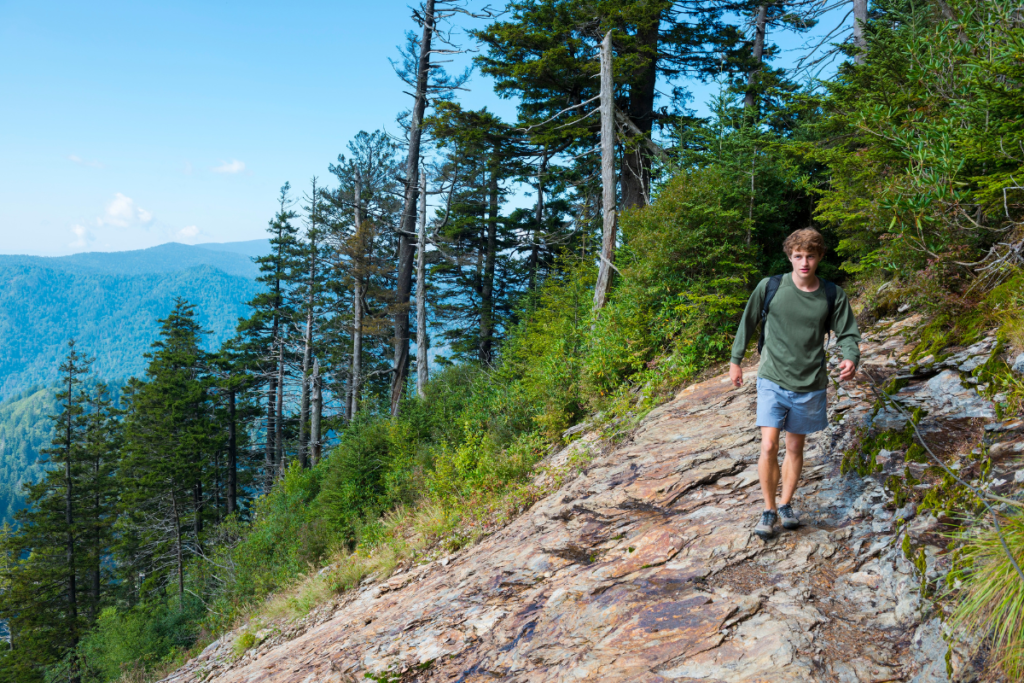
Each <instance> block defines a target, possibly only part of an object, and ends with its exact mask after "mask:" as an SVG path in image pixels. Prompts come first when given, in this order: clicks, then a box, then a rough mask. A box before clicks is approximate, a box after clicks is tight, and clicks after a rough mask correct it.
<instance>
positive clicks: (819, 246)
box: [782, 228, 825, 257]
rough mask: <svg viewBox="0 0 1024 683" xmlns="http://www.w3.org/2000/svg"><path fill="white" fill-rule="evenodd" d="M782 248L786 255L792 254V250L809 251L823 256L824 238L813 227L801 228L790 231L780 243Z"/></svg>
mask: <svg viewBox="0 0 1024 683" xmlns="http://www.w3.org/2000/svg"><path fill="white" fill-rule="evenodd" d="M782 250H783V251H784V252H786V256H792V255H793V252H794V251H811V252H814V253H816V254H817V255H818V256H819V257H824V256H825V238H824V237H822V236H821V233H820V232H818V231H817V230H815V229H814V228H803V229H802V230H796V231H794V232H792V233H790V235H789V237H787V238H786V241H785V242H783V243H782Z"/></svg>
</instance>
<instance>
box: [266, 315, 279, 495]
mask: <svg viewBox="0 0 1024 683" xmlns="http://www.w3.org/2000/svg"><path fill="white" fill-rule="evenodd" d="M276 338H277V335H276V333H275V335H274V339H276ZM275 365H276V364H275ZM276 369H277V368H275V371H276ZM276 400H277V377H276V372H275V374H274V375H271V377H270V379H269V380H268V381H267V430H266V431H267V434H266V447H265V457H264V467H265V468H266V471H267V479H268V481H269V480H272V479H273V478H274V470H275V469H276V467H275V465H274V452H275V451H274V433H275V432H274V403H275V401H276Z"/></svg>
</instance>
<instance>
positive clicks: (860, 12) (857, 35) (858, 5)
mask: <svg viewBox="0 0 1024 683" xmlns="http://www.w3.org/2000/svg"><path fill="white" fill-rule="evenodd" d="M867 22H868V0H853V44H854V45H855V46H856V47H857V48H858V49H859V50H860V52H858V53H857V56H856V58H855V61H856V62H857V64H863V63H864V57H865V55H866V52H865V50H866V49H867V46H868V44H867V41H866V40H865V39H864V24H866V23H867Z"/></svg>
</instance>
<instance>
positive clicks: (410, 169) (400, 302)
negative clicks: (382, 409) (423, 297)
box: [391, 0, 434, 415]
mask: <svg viewBox="0 0 1024 683" xmlns="http://www.w3.org/2000/svg"><path fill="white" fill-rule="evenodd" d="M433 34H434V0H426V2H424V4H423V35H422V37H421V38H420V56H419V63H418V64H417V68H416V96H415V100H414V102H413V107H412V117H411V118H410V121H409V156H408V157H407V158H406V161H405V198H404V201H403V205H402V218H401V223H400V229H399V233H398V274H397V275H398V279H397V283H396V286H395V290H396V291H395V342H394V343H395V360H394V372H393V373H392V375H391V414H392V415H398V410H399V406H400V405H401V401H402V390H403V388H404V387H405V379H406V376H407V373H408V371H409V295H410V293H411V290H412V252H413V245H412V240H411V238H410V235H412V234H413V232H414V230H413V229H414V228H415V224H416V201H417V199H418V197H417V195H418V194H419V187H418V182H417V181H418V180H419V166H420V139H421V138H422V135H423V131H422V129H421V123H422V122H423V112H424V111H425V110H426V106H427V82H428V78H429V76H430V45H431V41H432V39H433Z"/></svg>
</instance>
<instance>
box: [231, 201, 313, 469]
mask: <svg viewBox="0 0 1024 683" xmlns="http://www.w3.org/2000/svg"><path fill="white" fill-rule="evenodd" d="M290 190H291V185H290V184H289V183H285V184H284V185H283V186H282V187H281V192H280V195H279V197H278V207H279V208H278V211H277V213H276V214H275V215H274V218H273V220H271V221H270V225H269V227H268V228H267V231H268V232H269V233H270V248H271V252H270V254H268V255H266V256H260V257H257V258H256V259H255V261H256V263H257V264H259V267H260V275H259V277H257V278H256V280H257V282H260V283H261V284H263V285H264V287H265V288H266V289H265V290H264V291H263V292H262V293H260V294H259V295H257V296H256V297H255V298H254V299H253V300H252V301H250V302H249V306H250V307H251V308H252V314H251V315H250V316H249V317H248V318H246V319H244V320H241V321H240V322H239V325H238V331H239V334H240V336H241V337H242V338H243V339H244V345H243V346H242V349H244V351H245V353H246V356H247V361H248V362H247V364H248V366H249V369H250V371H251V372H253V373H256V374H257V375H258V376H259V377H260V379H261V380H262V383H263V384H264V386H265V387H266V413H265V414H266V420H265V423H264V425H263V433H264V438H265V441H264V453H265V473H264V474H265V477H266V481H267V483H268V484H269V482H270V481H272V480H273V478H274V476H275V475H276V473H277V472H278V471H279V468H280V467H281V466H282V462H283V459H284V443H283V430H284V425H283V418H284V416H283V415H282V413H283V406H284V387H283V386H282V385H283V379H284V375H285V337H286V336H290V335H292V334H293V333H294V330H293V329H292V327H291V326H290V325H289V323H290V322H291V321H292V320H293V319H294V317H295V310H294V308H293V307H292V306H291V298H290V297H289V290H290V288H291V285H292V280H293V278H294V276H295V273H296V271H297V270H298V269H300V267H301V266H300V264H301V251H302V247H301V245H300V243H299V240H298V231H299V229H298V227H297V226H295V225H292V220H293V219H294V218H296V217H297V216H298V214H297V213H295V211H293V210H292V209H291V205H292V201H291V199H290V198H289V196H288V193H289V191H290Z"/></svg>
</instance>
